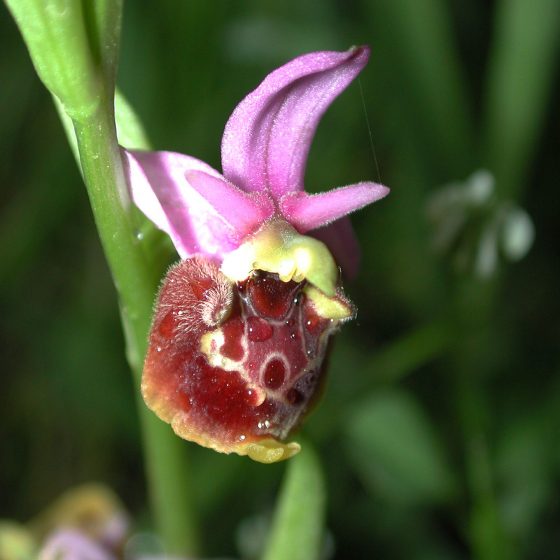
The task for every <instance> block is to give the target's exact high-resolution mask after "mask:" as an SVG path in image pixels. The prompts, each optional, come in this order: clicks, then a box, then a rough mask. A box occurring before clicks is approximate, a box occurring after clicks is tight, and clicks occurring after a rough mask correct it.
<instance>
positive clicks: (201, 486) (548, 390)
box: [0, 0, 560, 560]
mask: <svg viewBox="0 0 560 560" xmlns="http://www.w3.org/2000/svg"><path fill="white" fill-rule="evenodd" d="M559 28H560V2H558V0H538V1H535V2H526V1H524V0H511V1H508V0H501V1H494V2H486V1H484V0H474V1H467V0H448V1H445V0H421V1H418V0H350V1H345V2H343V1H341V0H309V1H307V2H295V1H293V0H287V1H285V2H262V1H257V0H247V1H246V2H242V3H241V2H239V3H232V2H227V1H225V0H215V1H213V2H202V1H200V0H198V1H189V2H186V1H178V0H162V1H161V2H158V5H157V9H154V4H153V3H149V2H144V1H137V2H132V1H129V2H128V3H127V4H126V6H125V13H124V20H123V47H122V54H121V63H120V70H119V78H118V83H119V86H120V88H121V90H122V91H123V92H124V94H125V96H126V97H127V99H128V100H129V101H130V102H131V104H132V106H133V107H134V108H135V109H136V111H137V113H138V114H139V115H140V116H141V118H142V121H143V124H144V126H145V128H146V130H147V131H148V133H149V136H150V139H151V142H152V144H153V146H154V147H156V148H159V149H172V150H177V151H180V152H184V153H188V154H191V155H194V156H196V157H199V158H200V159H202V160H204V161H207V162H209V163H210V164H212V165H214V166H215V167H219V146H220V138H221V133H222V129H223V126H224V123H225V122H226V119H227V117H228V116H229V114H230V113H231V111H232V109H233V108H234V106H235V105H236V103H237V102H238V101H239V100H240V99H241V98H242V97H243V95H245V94H246V93H247V92H248V91H249V90H250V89H252V88H254V87H255V86H256V85H257V84H258V82H259V80H260V79H261V78H262V77H264V75H265V74H267V73H268V72H269V71H270V70H271V69H273V68H275V67H277V66H279V65H280V64H281V63H283V62H284V61H286V60H287V59H288V58H290V57H292V56H295V55H298V54H301V53H302V52H305V51H310V50H320V49H336V50H343V49H346V48H348V46H350V45H352V44H360V43H368V44H370V45H371V46H372V51H373V52H372V59H371V62H370V64H369V66H368V68H367V69H366V70H365V71H364V73H363V74H362V77H361V78H360V83H359V84H358V83H356V84H353V85H352V86H351V87H350V88H349V90H348V91H347V92H346V93H345V94H344V95H343V96H342V97H341V99H339V100H337V101H336V103H335V104H334V105H333V107H332V108H331V109H330V110H329V112H328V113H327V115H326V117H325V119H324V120H323V121H322V123H321V125H320V128H319V130H318V134H317V138H316V140H315V143H314V145H313V148H312V152H311V156H310V162H309V167H308V172H307V179H306V180H307V184H308V188H309V190H320V189H322V188H325V187H331V186H334V185H339V184H349V183H351V182H354V181H358V180H361V179H365V178H372V179H381V180H382V182H384V183H386V184H387V185H389V186H390V187H391V188H392V193H391V195H390V196H389V198H387V199H386V200H384V201H383V202H380V203H379V204H377V205H375V206H374V207H372V208H369V209H367V210H365V211H363V212H361V213H359V214H357V215H356V216H355V218H354V219H353V222H354V224H355V227H356V230H357V232H358V236H359V238H360V241H361V245H362V249H363V266H362V271H361V274H360V277H359V278H358V280H357V281H356V283H355V284H354V285H351V286H348V292H349V294H350V295H351V297H352V298H353V299H354V300H355V302H356V303H357V305H358V308H359V311H360V313H359V317H358V320H357V321H356V322H355V323H354V324H353V325H349V326H348V327H346V328H345V329H344V331H343V332H342V333H341V334H340V336H339V337H338V339H337V340H336V342H335V345H334V348H333V352H332V356H331V371H330V382H329V384H328V387H327V389H326V392H325V395H324V399H323V403H322V404H321V406H320V407H319V408H318V410H317V411H316V412H315V413H314V414H313V415H312V416H311V417H310V418H309V420H308V422H307V424H306V427H305V430H304V431H305V432H306V434H307V437H308V438H309V439H310V440H311V441H313V442H314V444H315V446H316V448H317V454H318V455H319V456H320V457H321V462H322V464H323V468H324V470H325V485H326V487H327V490H328V492H327V495H328V498H327V527H328V531H329V535H328V536H327V541H329V542H330V544H328V543H327V544H326V545H325V548H324V550H325V557H329V556H330V557H334V558H341V559H347V558H372V557H378V558H406V559H409V558H414V559H421V560H423V559H426V560H428V559H435V558H437V559H450V560H451V559H453V560H454V559H461V558H479V559H483V560H485V559H499V558H513V559H516V558H531V559H548V558H551V559H552V558H556V557H557V548H558V530H557V528H558V524H559V523H560V501H559V499H558V497H559V495H560V451H559V449H560V448H559V447H558V436H559V434H560V377H559V375H558V374H559V373H560V361H559V353H558V348H559V347H560V298H559V297H558V288H557V287H558V285H559V283H560V259H559V254H558V253H559V250H558V242H557V240H558V239H559V238H560V231H559V229H560V226H559V222H558V218H557V214H558V206H557V204H556V201H557V198H558V196H557V192H556V191H557V182H558V178H557V176H558V173H557V171H558V155H557V151H558V147H559V145H560V127H559V126H558V123H559V122H560V111H559V107H560V104H559V103H558V101H559V100H560V81H559V72H558V61H559V40H558V39H559V38H560V36H559V35H558V33H557V30H558V29H559ZM0 36H1V37H2V42H3V47H4V48H3V56H2V57H1V59H0V76H1V77H2V87H1V88H0V132H1V133H0V153H1V154H2V156H3V157H2V165H1V166H0V183H1V184H2V190H1V193H0V239H1V244H0V285H1V288H2V290H1V293H0V309H1V314H0V336H1V338H0V345H1V346H0V350H1V359H2V371H3V374H2V379H3V382H4V385H3V390H2V391H1V393H0V395H1V396H0V410H2V417H1V422H0V442H1V448H2V460H1V462H0V517H1V518H10V519H14V520H17V521H20V522H25V521H28V520H29V519H31V518H32V517H33V516H34V515H35V514H36V513H37V512H39V511H40V510H42V509H44V508H45V507H46V506H47V505H48V504H49V503H51V502H52V501H53V500H54V499H55V498H56V496H58V495H59V494H61V493H62V492H63V491H64V490H66V489H67V488H69V487H71V486H73V485H76V484H78V483H81V482H85V481H90V480H98V481H102V482H104V483H106V484H107V485H109V486H110V487H111V488H112V489H113V490H114V491H115V492H116V493H117V494H118V495H119V496H120V497H121V498H122V499H123V501H124V503H125V504H126V506H127V509H128V510H129V511H130V512H131V513H132V514H133V515H134V517H135V519H137V523H138V528H140V529H141V528H143V527H147V526H149V519H147V516H146V495H145V485H144V480H143V477H144V473H143V466H142V458H141V457H142V455H141V450H140V441H139V430H138V426H137V418H136V412H135V408H134V398H135V394H134V392H135V389H134V387H133V384H132V382H131V378H130V374H129V372H128V370H127V366H126V362H125V358H124V355H123V340H122V335H121V332H120V326H119V317H118V312H117V307H116V301H115V295H114V291H113V287H112V284H111V280H110V278H109V275H108V271H107V267H106V264H105V262H104V259H103V256H102V252H101V249H100V246H99V242H98V240H97V237H96V232H95V229H94V225H93V220H92V218H91V215H90V210H89V207H88V201H87V196H86V193H85V190H84V188H83V186H82V181H81V178H80V176H79V173H78V171H77V169H76V167H75V164H74V162H73V160H72V156H71V153H70V150H69V149H68V145H67V143H66V140H65V137H64V134H63V131H62V128H61V126H60V123H59V121H58V119H57V115H56V112H55V110H54V107H53V105H52V102H51V99H50V98H49V96H48V95H47V94H46V92H45V91H44V89H43V88H42V86H41V85H40V83H39V81H38V79H37V78H36V77H35V76H34V73H33V69H32V67H31V64H30V62H29V58H28V55H27V53H26V51H25V48H24V46H23V43H22V41H21V38H20V36H19V34H18V32H17V29H16V27H15V25H14V23H13V21H12V20H11V18H10V17H9V14H8V13H7V11H6V10H5V9H2V11H1V12H0ZM69 56H71V53H69ZM364 107H365V109H366V111H364ZM366 113H367V116H366ZM369 129H371V134H372V140H373V145H374V147H375V153H373V152H372V149H371V146H370V138H369V132H368V130H369ZM480 169H486V170H488V172H489V173H490V174H491V175H492V177H493V179H494V180H495V189H494V191H493V194H492V196H493V197H494V198H493V202H492V204H493V206H492V208H508V209H510V211H513V212H514V215H513V217H511V216H510V218H508V219H509V222H508V221H507V220H506V222H507V223H506V225H505V226H503V228H502V229H501V230H500V233H499V235H500V236H505V238H504V239H501V238H500V239H501V241H500V243H501V245H500V247H501V248H500V249H499V250H500V251H502V252H504V251H505V253H506V256H507V252H508V251H510V252H512V251H513V253H514V254H515V255H518V252H519V244H520V243H521V245H523V242H524V240H525V241H526V236H527V228H534V235H535V239H534V244H533V247H532V249H531V250H530V252H529V253H528V254H527V256H526V257H525V258H523V259H522V260H520V261H519V262H515V263H511V262H509V261H506V260H504V261H500V259H498V258H496V259H494V261H493V263H494V265H493V266H492V267H491V270H490V272H491V274H486V275H485V276H484V278H480V277H479V276H477V275H476V274H474V273H473V271H472V269H471V268H468V267H467V268H465V267H463V268H461V269H456V268H455V267H454V265H453V263H454V262H456V259H457V253H456V252H454V249H456V248H457V247H460V246H461V243H458V244H457V243H451V244H450V246H449V247H447V248H448V251H447V252H446V253H444V254H443V255H442V254H441V253H438V252H436V251H434V246H433V240H434V236H435V238H437V236H438V235H440V236H441V235H443V234H442V232H441V231H440V230H437V229H434V228H437V227H441V224H442V223H447V225H449V220H450V219H453V215H452V214H453V212H456V210H457V206H456V204H455V203H456V199H455V202H453V200H452V201H451V203H452V207H451V208H449V212H448V211H447V210H446V208H448V207H445V204H443V208H442V204H440V208H439V210H440V214H441V212H443V217H444V218H446V219H444V220H443V222H442V221H441V220H440V221H439V222H438V221H437V220H436V222H430V220H428V219H427V215H428V214H429V211H428V208H429V207H430V204H431V205H432V208H433V204H434V200H435V199H434V196H436V195H437V196H440V201H441V200H442V199H441V192H442V191H441V188H442V187H443V186H444V185H449V184H451V183H458V184H467V182H468V180H469V177H471V176H472V174H473V173H475V172H476V171H477V170H480ZM379 176H380V177H379ZM437 193H439V194H437ZM465 193H466V191H465ZM465 193H463V194H464V195H465V196H466V194H465ZM436 199H437V198H436ZM453 204H455V206H453ZM473 208H474V210H473ZM477 208H478V210H480V206H477V205H476V204H475V205H468V204H467V205H466V206H465V207H461V208H460V211H461V212H465V213H466V215H465V216H463V217H464V219H463V221H462V222H461V223H460V224H459V225H458V226H457V227H458V228H459V231H458V232H457V233H458V235H459V237H457V239H462V240H465V239H467V240H471V241H469V243H471V246H478V247H480V245H479V244H480V243H481V242H482V241H483V240H484V235H486V234H488V230H487V228H486V229H485V225H484V224H485V223H489V224H492V223H493V222H492V220H488V219H486V218H488V216H492V215H493V214H492V212H491V210H488V212H489V213H486V214H484V212H483V214H482V218H484V219H482V221H481V219H479V218H480V216H479V214H477V213H476V212H478V210H477ZM473 212H474V213H473ZM515 212H517V214H515ZM520 216H521V217H520ZM528 217H530V222H527V220H528V219H529V218H528ZM504 219H505V218H504ZM520 220H521V222H520ZM524 220H525V221H524ZM522 222H523V223H522ZM434 223H435V225H434ZM438 224H439V225H438ZM473 224H474V225H473ZM527 224H529V225H527ZM453 227H455V226H453ZM520 228H521V230H522V231H521V233H520ZM523 228H525V229H523ZM508 232H509V233H508ZM523 235H525V237H523ZM520 236H521V241H519V239H520ZM472 244H474V245H472ZM516 250H517V251H518V252H517V253H516ZM185 445H188V446H189V447H190V448H191V451H192V462H193V465H192V470H193V473H192V476H193V477H194V479H195V480H196V484H195V490H196V504H197V509H198V511H199V513H200V516H201V519H202V528H203V535H205V538H204V542H203V545H204V547H205V551H206V553H207V554H208V555H232V554H234V553H235V551H236V550H237V553H236V554H241V553H242V552H241V551H250V550H252V551H255V550H257V551H258V550H259V546H260V545H259V543H261V544H262V535H260V533H259V530H258V528H255V529H254V530H247V527H255V522H254V520H255V519H260V520H261V524H260V526H261V529H262V526H264V530H266V527H268V526H269V525H270V523H271V512H272V508H273V505H274V500H275V496H276V494H277V491H278V489H279V486H280V479H281V475H282V473H283V472H284V469H285V466H284V465H274V466H267V467H263V466H262V465H258V464H254V463H252V462H250V461H248V460H247V459H244V458H239V457H225V456H220V455H218V454H215V453H212V452H209V451H207V450H205V449H199V448H197V447H196V446H194V445H190V444H186V443H185ZM263 524H264V525H263ZM257 525H258V524H257ZM259 535H260V536H259ZM259 539H260V540H259ZM251 541H255V542H253V543H252V542H251ZM236 543H237V544H236ZM251 554H253V555H257V557H258V552H253V553H248V552H247V553H246V557H249V556H251Z"/></svg>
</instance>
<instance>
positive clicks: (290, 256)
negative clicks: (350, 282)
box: [221, 219, 338, 296]
mask: <svg viewBox="0 0 560 560" xmlns="http://www.w3.org/2000/svg"><path fill="white" fill-rule="evenodd" d="M253 270H263V271H265V272H272V273H275V274H278V276H279V278H280V280H282V282H289V281H290V280H294V281H295V282H302V281H303V280H307V281H308V282H310V283H311V284H313V285H314V286H316V287H317V288H318V289H319V290H321V291H322V292H324V293H325V294H326V295H327V296H334V295H335V287H336V281H337V277H338V267H337V266H336V263H335V261H334V259H333V257H332V255H331V253H330V251H329V250H328V249H327V246H326V245H325V244H324V243H322V242H321V241H319V240H317V239H315V238H313V237H309V236H307V235H301V234H300V233H298V232H297V231H296V230H295V229H294V228H293V226H291V225H290V224H289V223H288V222H286V221H284V220H279V219H277V220H272V221H270V222H267V223H266V224H264V225H263V227H261V229H260V230H259V231H257V233H255V234H254V235H252V236H250V237H249V238H248V239H247V240H246V241H245V242H244V243H242V244H241V245H240V246H239V247H238V248H237V249H235V250H234V251H232V252H231V253H228V254H227V255H226V256H225V257H224V260H223V262H222V266H221V271H222V273H223V274H224V275H225V276H227V277H228V278H229V279H230V280H231V281H232V282H241V281H243V280H246V279H247V278H248V277H249V275H250V274H251V272H252V271H253Z"/></svg>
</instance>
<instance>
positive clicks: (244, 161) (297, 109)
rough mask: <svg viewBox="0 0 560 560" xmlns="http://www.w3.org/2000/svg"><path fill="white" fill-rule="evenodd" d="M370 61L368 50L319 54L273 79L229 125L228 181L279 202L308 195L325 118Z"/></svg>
mask: <svg viewBox="0 0 560 560" xmlns="http://www.w3.org/2000/svg"><path fill="white" fill-rule="evenodd" d="M368 58H369V48H368V47H355V48H352V49H350V50H348V51H346V52H332V51H324V52H315V53H310V54H307V55H304V56H300V57H298V58H296V59H294V60H292V61H291V62H288V63H287V64H285V65H284V66H282V67H281V68H279V69H277V70H275V71H274V72H272V73H271V74H269V75H268V76H267V77H266V78H265V80H264V81H263V82H262V83H261V84H260V85H259V87H257V89H256V90H254V91H253V92H252V93H250V94H249V95H248V96H247V97H245V99H243V101H241V103H240V104H239V105H238V106H237V107H236V109H235V111H234V112H233V114H232V115H231V117H230V119H229V120H228V122H227V124H226V128H225V131H224V137H223V140H222V167H223V172H224V177H225V178H226V179H227V180H229V181H231V182H232V183H234V184H236V185H238V186H239V187H241V188H243V189H244V190H246V191H264V190H268V191H270V192H271V194H272V195H273V196H274V197H275V198H280V196H282V195H283V194H285V193H287V192H290V191H294V190H302V189H303V175H304V171H305V164H306V160H307V155H308V152H309V147H310V144H311V140H312V138H313V135H314V134H315V129H316V128H317V125H318V123H319V120H320V118H321V116H322V115H323V113H324V112H325V110H326V109H327V107H328V106H329V105H330V104H331V103H332V101H333V100H334V99H335V98H336V97H337V96H338V95H339V94H340V93H341V92H342V91H343V90H344V89H345V88H346V87H347V86H348V85H349V84H350V82H351V81H352V80H353V79H354V78H355V77H356V76H357V75H358V74H359V72H360V71H361V70H362V68H363V67H364V66H365V65H366V63H367V61H368Z"/></svg>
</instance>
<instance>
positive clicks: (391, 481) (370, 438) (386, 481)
mask: <svg viewBox="0 0 560 560" xmlns="http://www.w3.org/2000/svg"><path fill="white" fill-rule="evenodd" d="M346 438H347V448H348V454H349V456H350V458H351V460H352V462H353V464H354V467H355V469H356V471H357V472H358V474H359V475H360V476H361V478H362V480H363V482H364V484H365V485H366V486H367V487H368V488H369V489H370V491H371V492H372V493H373V494H380V495H382V496H384V497H385V498H386V499H387V500H388V501H392V502H395V503H398V504H402V505H418V504H428V503H435V502H441V501H442V500H445V499H446V498H447V497H449V495H450V493H451V491H452V490H453V487H454V481H453V476H452V474H451V471H450V470H449V467H448V465H447V463H446V462H445V460H444V457H443V453H442V449H441V447H440V444H439V442H438V439H437V435H436V432H435V430H434V429H433V427H432V425H431V424H430V421H429V419H428V418H427V416H426V415H425V414H424V412H423V410H422V409H421V408H420V406H419V404H418V403H417V402H416V401H415V400H414V399H413V398H412V397H411V396H410V395H407V394H406V393H404V392H400V391H384V392H383V393H379V394H377V395H374V396H372V397H370V398H368V399H367V400H366V401H364V402H362V403H361V404H359V405H358V406H357V408H356V410H355V412H354V414H353V415H352V416H351V417H350V418H349V420H348V423H347V425H346Z"/></svg>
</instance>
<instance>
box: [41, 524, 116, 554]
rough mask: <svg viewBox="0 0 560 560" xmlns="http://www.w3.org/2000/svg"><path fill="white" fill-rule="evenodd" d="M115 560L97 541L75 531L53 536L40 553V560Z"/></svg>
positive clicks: (65, 531)
mask: <svg viewBox="0 0 560 560" xmlns="http://www.w3.org/2000/svg"><path fill="white" fill-rule="evenodd" d="M61 559H63V560H115V557H114V556H113V555H112V554H110V553H109V552H107V551H106V550H105V549H103V548H102V547H101V546H100V545H99V544H97V543H96V542H95V541H93V540H92V539H90V538H89V537H87V536H86V535H83V534H82V533H80V532H79V531H77V530H74V529H61V530H60V531H58V532H56V533H54V534H53V535H51V536H50V537H49V538H48V540H47V542H46V543H45V545H44V547H43V548H42V549H41V551H40V552H39V560H61Z"/></svg>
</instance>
